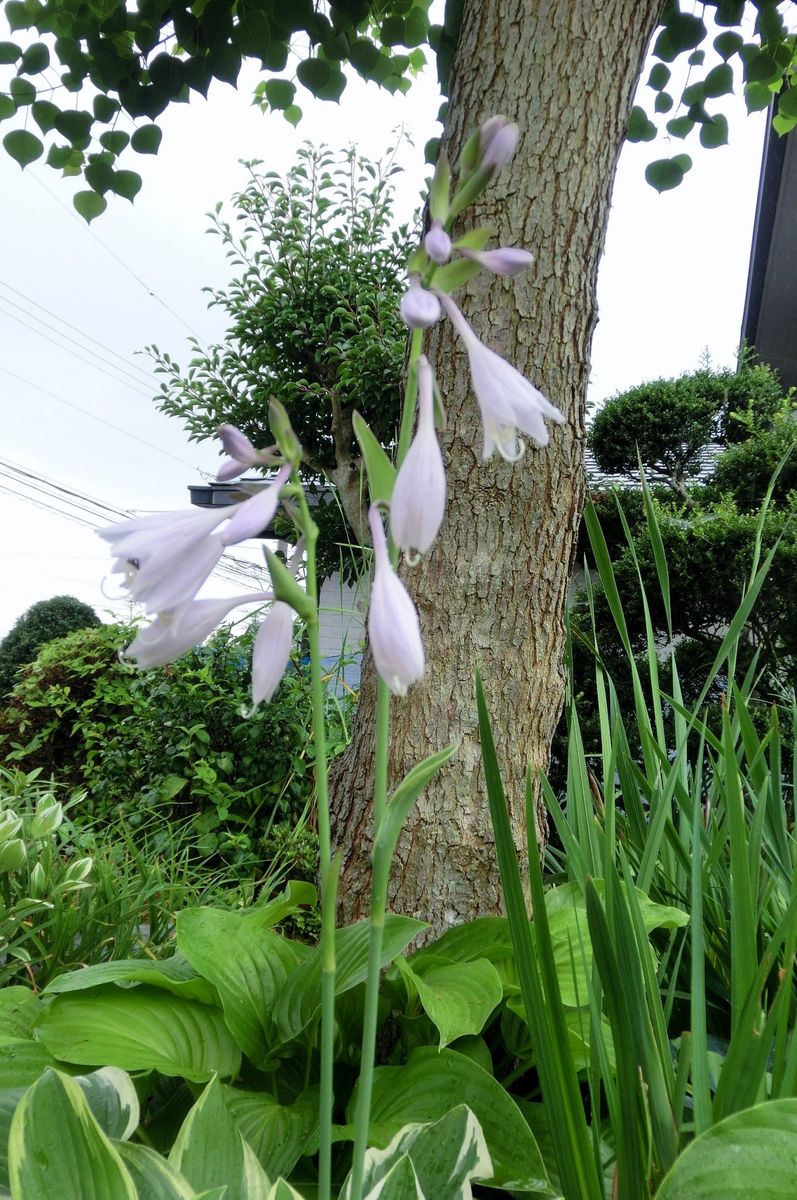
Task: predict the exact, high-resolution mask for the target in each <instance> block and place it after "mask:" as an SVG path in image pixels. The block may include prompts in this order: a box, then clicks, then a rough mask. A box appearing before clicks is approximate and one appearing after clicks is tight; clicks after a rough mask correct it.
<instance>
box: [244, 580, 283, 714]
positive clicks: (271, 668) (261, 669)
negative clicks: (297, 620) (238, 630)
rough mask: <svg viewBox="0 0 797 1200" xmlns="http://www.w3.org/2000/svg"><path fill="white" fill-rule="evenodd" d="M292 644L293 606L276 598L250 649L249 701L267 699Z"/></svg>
mask: <svg viewBox="0 0 797 1200" xmlns="http://www.w3.org/2000/svg"><path fill="white" fill-rule="evenodd" d="M292 645H293V609H292V608H291V607H290V606H289V605H287V604H285V603H284V602H283V601H282V600H275V601H274V603H273V604H272V606H271V609H270V611H269V614H268V616H267V617H266V619H265V620H264V621H263V623H262V625H261V626H260V628H259V629H258V631H257V637H256V638H255V645H254V649H253V651H252V703H253V704H260V703H261V701H263V700H266V701H268V700H270V699H271V697H272V696H273V695H274V693H275V692H276V690H277V687H278V686H279V682H280V680H281V679H282V677H283V675H284V674H285V668H286V667H287V665H288V661H289V659H290V656H291V647H292Z"/></svg>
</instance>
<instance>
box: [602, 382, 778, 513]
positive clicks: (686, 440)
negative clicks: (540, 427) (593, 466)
mask: <svg viewBox="0 0 797 1200" xmlns="http://www.w3.org/2000/svg"><path fill="white" fill-rule="evenodd" d="M782 399H783V390H782V388H781V386H780V384H779V382H778V378H777V376H776V375H775V373H774V372H773V371H772V369H771V368H770V367H768V366H767V365H766V364H765V363H758V364H752V363H750V362H743V364H742V367H741V369H740V370H739V371H714V370H711V368H710V367H701V369H700V370H698V371H693V372H689V373H687V374H684V375H680V376H678V378H676V379H656V380H653V381H652V382H650V383H642V384H639V385H638V386H636V387H633V388H630V389H629V390H628V391H626V392H620V393H618V394H617V395H616V396H613V397H612V398H611V399H610V400H607V401H606V403H605V404H604V405H603V407H602V408H601V410H600V411H599V412H598V414H597V416H596V417H595V420H594V422H593V424H592V428H591V430H590V433H589V446H590V449H591V450H592V452H593V454H594V455H595V459H596V462H597V463H598V466H599V467H600V468H601V470H603V471H606V472H608V473H609V474H617V475H625V476H626V477H627V478H629V479H636V478H637V477H638V474H639V461H640V460H641V461H642V465H643V466H644V467H645V469H646V471H647V472H648V474H649V477H650V479H651V481H652V482H654V483H662V484H665V485H666V486H667V487H669V488H671V489H672V491H674V492H675V494H676V495H677V496H679V497H680V498H681V499H683V500H687V499H688V495H689V493H688V490H687V484H688V482H689V480H690V479H694V478H695V477H696V476H697V475H698V474H699V473H700V471H701V466H702V459H703V451H704V450H705V449H706V447H707V446H708V445H709V444H710V443H711V442H718V441H719V442H725V441H738V440H740V439H741V438H743V437H744V436H745V429H746V427H747V424H749V422H750V421H754V422H758V423H761V422H767V421H768V420H770V419H771V417H772V416H773V414H774V413H775V412H776V411H777V410H778V406H779V405H780V404H781V403H782ZM746 423H747V424H746Z"/></svg>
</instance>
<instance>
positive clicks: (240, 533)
mask: <svg viewBox="0 0 797 1200" xmlns="http://www.w3.org/2000/svg"><path fill="white" fill-rule="evenodd" d="M290 475H291V468H290V466H285V467H282V468H281V469H280V470H279V471H278V472H277V474H276V476H275V478H274V479H273V481H272V482H271V483H270V484H269V485H268V487H265V488H262V489H261V490H260V491H259V492H257V493H256V494H255V495H254V496H251V497H250V498H249V499H248V500H244V501H242V502H241V503H240V504H236V505H234V507H233V509H232V516H231V517H230V523H229V525H228V526H227V528H226V529H225V530H224V532H223V533H222V535H221V541H222V545H224V546H234V545H235V543H236V542H245V541H246V539H247V538H253V537H257V536H258V534H260V533H262V532H263V530H264V529H266V528H267V527H268V526H269V525H270V524H271V522H272V521H273V520H274V517H275V515H276V512H277V509H278V508H279V502H280V490H281V489H282V488H283V487H284V486H285V484H286V483H287V482H288V480H289V479H290ZM227 511H228V513H229V512H230V510H229V509H228V510H227Z"/></svg>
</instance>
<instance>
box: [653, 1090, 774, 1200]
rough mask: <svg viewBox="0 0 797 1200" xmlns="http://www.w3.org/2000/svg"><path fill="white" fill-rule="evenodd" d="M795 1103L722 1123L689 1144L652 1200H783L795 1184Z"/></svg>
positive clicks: (745, 1112) (764, 1108)
mask: <svg viewBox="0 0 797 1200" xmlns="http://www.w3.org/2000/svg"><path fill="white" fill-rule="evenodd" d="M795 1164H797V1100H795V1099H789V1100H770V1101H768V1102H767V1103H765V1104H758V1105H756V1106H755V1107H754V1108H746V1109H744V1110H743V1111H742V1112H738V1113H734V1114H733V1116H730V1117H726V1118H725V1120H724V1121H720V1122H719V1124H718V1125H714V1126H712V1128H711V1129H708V1130H707V1131H706V1132H705V1133H704V1134H702V1135H701V1136H700V1137H698V1138H695V1140H694V1141H693V1142H690V1143H689V1145H688V1146H687V1147H686V1149H685V1150H684V1152H683V1153H682V1154H681V1155H680V1157H679V1158H677V1159H676V1161H675V1163H674V1164H673V1166H672V1168H671V1169H670V1171H669V1173H668V1174H667V1175H666V1176H665V1177H664V1180H663V1181H662V1183H661V1185H660V1187H659V1189H658V1191H657V1192H656V1200H748V1197H751V1196H754V1197H755V1200H786V1198H787V1197H791V1196H793V1195H794V1194H795V1179H797V1167H796V1166H795Z"/></svg>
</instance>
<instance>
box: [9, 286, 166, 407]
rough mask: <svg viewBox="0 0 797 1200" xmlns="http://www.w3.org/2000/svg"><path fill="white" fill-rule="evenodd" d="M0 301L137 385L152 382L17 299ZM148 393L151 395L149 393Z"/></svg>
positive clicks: (144, 374)
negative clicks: (30, 310) (64, 330)
mask: <svg viewBox="0 0 797 1200" xmlns="http://www.w3.org/2000/svg"><path fill="white" fill-rule="evenodd" d="M0 302H2V303H3V304H7V305H15V306H16V307H17V309H18V310H19V311H20V312H21V313H22V315H23V316H25V317H28V318H29V319H30V320H31V321H36V322H37V324H39V325H43V326H44V328H45V329H49V330H50V332H51V333H54V334H55V335H56V337H59V338H63V339H64V341H65V342H71V343H72V345H73V346H77V348H78V350H83V351H84V352H85V353H86V354H90V355H91V356H92V358H96V359H97V360H98V361H99V362H101V363H104V364H105V366H106V367H110V368H111V370H112V371H116V372H118V373H119V374H120V375H126V376H127V378H128V379H129V380H130V381H131V382H132V383H134V384H136V386H137V387H142V386H146V385H147V384H150V385H151V384H152V380H151V379H150V378H149V376H148V375H147V374H146V372H144V371H140V375H141V377H139V376H138V375H134V374H133V372H132V371H130V370H129V369H128V368H127V367H126V366H122V367H120V366H117V364H116V363H115V362H111V360H110V359H107V358H105V357H104V356H103V355H102V354H98V353H97V351H96V350H92V349H91V347H90V346H84V345H83V343H82V342H79V341H78V340H77V338H73V337H70V335H69V334H68V333H64V332H63V330H61V329H58V327H57V326H56V325H51V324H50V323H49V321H45V320H44V319H43V318H42V317H39V316H37V315H36V313H34V312H28V310H27V309H26V308H23V307H22V306H21V305H20V303H19V301H18V300H14V299H12V298H9V297H7V296H0ZM56 320H58V318H57V317H56ZM35 332H37V333H39V336H40V337H45V336H46V335H45V334H43V333H41V332H40V331H39V330H38V329H37V330H36V331H35ZM51 340H52V339H50V338H48V341H51ZM63 349H66V347H63ZM67 353H69V354H71V353H72V351H71V350H68V351H67ZM111 353H113V351H111ZM118 357H120V358H121V355H119V356H118ZM122 361H124V360H122ZM136 369H137V370H140V368H136ZM150 395H151V393H150Z"/></svg>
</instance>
